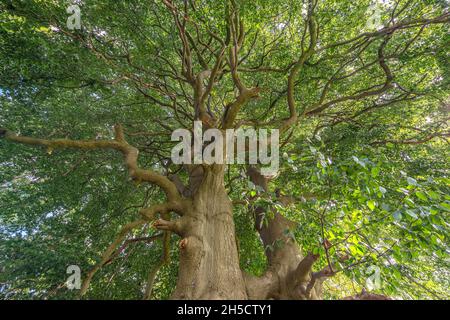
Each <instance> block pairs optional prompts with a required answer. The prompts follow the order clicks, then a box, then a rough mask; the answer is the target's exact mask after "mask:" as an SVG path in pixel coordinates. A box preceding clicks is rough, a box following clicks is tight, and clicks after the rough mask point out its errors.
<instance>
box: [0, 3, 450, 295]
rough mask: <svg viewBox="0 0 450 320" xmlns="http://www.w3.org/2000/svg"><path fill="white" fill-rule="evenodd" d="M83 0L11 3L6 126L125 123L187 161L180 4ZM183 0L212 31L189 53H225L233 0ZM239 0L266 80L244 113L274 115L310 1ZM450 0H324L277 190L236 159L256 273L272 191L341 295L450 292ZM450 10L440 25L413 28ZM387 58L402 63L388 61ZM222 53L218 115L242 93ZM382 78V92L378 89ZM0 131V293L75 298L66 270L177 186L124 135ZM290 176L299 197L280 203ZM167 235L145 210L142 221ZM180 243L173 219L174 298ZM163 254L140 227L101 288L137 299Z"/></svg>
mask: <svg viewBox="0 0 450 320" xmlns="http://www.w3.org/2000/svg"><path fill="white" fill-rule="evenodd" d="M75 3H77V4H79V5H80V8H81V13H82V16H81V24H82V28H81V30H69V29H68V28H67V25H66V20H67V18H68V16H69V14H68V13H67V12H66V9H67V6H68V2H67V1H56V0H53V1H40V0H33V1H30V0H26V1H25V0H2V1H0V65H1V68H0V127H5V128H8V129H9V130H13V131H15V132H18V133H20V134H23V135H30V136H39V137H44V138H64V137H67V138H71V139H110V138H111V137H112V135H113V133H112V127H113V125H114V124H115V123H121V124H122V125H123V127H124V128H125V133H126V136H127V139H128V140H129V141H130V143H131V144H133V145H136V146H137V147H138V148H139V149H140V165H141V166H142V167H147V168H152V169H153V170H155V171H157V172H160V173H163V174H166V173H172V172H177V171H178V170H179V168H177V167H176V166H174V165H170V164H169V161H168V159H169V158H170V150H171V148H172V146H173V144H172V143H171V142H170V134H171V131H172V130H174V129H176V128H180V127H185V128H190V127H191V124H192V120H193V119H194V114H195V111H194V109H193V106H192V105H193V102H192V100H193V93H192V88H190V87H189V85H188V84H186V82H185V81H184V77H185V75H183V74H182V72H181V66H182V65H183V63H182V60H183V58H182V52H181V51H182V50H181V49H180V48H182V47H183V44H182V43H181V40H180V38H179V37H178V36H177V34H178V30H177V26H176V24H175V23H174V20H173V17H172V15H171V13H170V11H169V10H168V9H167V8H166V6H165V5H164V4H163V3H162V2H160V1H113V0H110V1H109V0H108V1H106V0H104V1H94V0H86V1H75ZM173 3H174V4H175V5H176V6H178V7H179V8H183V7H184V6H185V5H186V6H187V7H188V8H189V9H188V12H189V16H188V18H187V20H188V23H187V24H186V25H187V27H186V28H187V29H188V31H189V32H190V34H191V36H192V37H193V39H196V40H189V41H190V42H192V41H193V42H196V43H197V45H199V46H202V47H201V48H199V51H201V52H202V54H203V57H202V55H201V54H196V52H194V53H193V54H192V60H193V67H192V68H193V70H194V71H195V72H199V71H201V70H202V69H203V65H204V64H206V65H207V66H209V68H213V66H214V62H215V58H216V55H217V52H218V51H219V50H218V49H220V43H219V41H217V39H216V38H215V37H217V38H223V39H226V37H227V21H226V18H225V16H226V15H225V12H226V10H227V6H228V5H227V3H228V1H173ZM238 3H239V8H240V17H241V19H242V21H244V24H245V30H246V33H245V41H244V45H243V48H242V49H241V53H240V54H241V59H242V60H241V61H240V65H239V71H240V72H241V73H240V76H241V80H242V81H243V82H244V83H245V84H247V85H248V86H256V87H259V88H261V92H260V96H259V98H258V99H255V100H252V101H250V102H249V103H248V104H247V105H245V106H244V107H243V108H242V109H241V110H240V112H239V114H238V116H237V119H236V122H239V123H240V124H241V125H242V126H244V127H256V128H258V127H264V128H276V127H277V124H278V123H279V121H280V119H285V118H287V117H289V109H288V108H287V106H286V105H287V104H286V91H287V89H286V82H287V78H288V75H289V70H290V69H291V68H292V65H293V63H294V62H295V61H296V60H297V59H298V56H299V55H300V53H301V52H302V50H303V44H304V42H305V39H308V35H306V36H305V33H304V31H305V30H306V25H307V21H306V20H307V19H306V16H307V8H308V7H307V4H306V3H304V1H301V0H292V1H285V0H283V1H276V0H270V1H268V0H255V1H242V2H239V1H238ZM191 6H192V8H191ZM447 6H448V4H447V2H446V1H438V0H435V1H432V0H429V1H403V0H402V1H366V0H364V1H347V0H345V1H343V0H336V1H334V0H326V1H322V0H321V1H318V2H317V4H316V8H315V16H316V18H317V20H318V25H319V26H320V33H319V38H318V44H317V46H318V48H319V49H317V50H316V52H315V54H313V55H312V56H311V57H310V58H309V59H308V60H307V61H306V63H305V66H304V68H303V69H302V70H301V72H300V73H299V75H298V77H297V78H296V79H295V81H296V91H295V95H294V98H295V101H296V107H297V109H298V113H299V114H300V115H303V116H302V117H301V119H300V120H299V121H298V123H297V124H296V126H295V127H294V128H292V129H290V130H289V131H288V132H285V133H284V134H283V136H282V142H283V147H282V150H281V154H282V158H281V168H280V172H279V175H278V176H277V178H276V179H274V185H272V186H271V190H270V196H269V197H268V196H267V195H263V192H262V190H260V188H258V187H257V186H255V185H254V184H252V183H251V182H250V181H249V179H248V177H247V175H246V168H244V167H241V166H238V165H235V166H230V167H229V168H228V173H227V175H226V181H225V184H226V187H227V190H228V191H229V195H230V197H231V198H232V199H233V200H234V201H235V202H236V206H235V210H234V215H235V223H236V232H237V236H238V239H239V240H238V248H239V255H240V262H241V267H242V268H243V269H244V270H245V271H247V272H249V273H251V274H255V275H260V274H261V273H262V272H263V271H264V268H265V264H266V258H265V255H264V250H273V246H276V245H278V244H277V243H274V244H273V245H272V247H268V248H263V246H262V244H261V241H260V240H259V237H258V234H257V233H256V231H255V228H254V221H253V218H252V217H251V214H250V213H249V212H251V208H252V207H255V206H265V207H266V208H273V209H275V210H278V211H282V212H283V214H284V215H285V216H287V217H289V218H290V219H291V220H293V221H295V222H296V223H297V226H296V228H295V230H294V232H292V234H289V235H290V236H292V237H293V238H294V239H295V240H296V241H297V242H298V243H299V244H300V245H301V247H302V250H303V251H304V252H314V253H319V254H320V257H321V258H320V261H319V266H317V268H320V267H324V266H326V265H327V264H332V265H333V266H334V268H335V270H336V271H337V275H336V276H335V277H333V278H332V279H329V280H327V282H326V283H325V288H326V289H327V290H325V296H326V297H327V298H331V299H337V298H342V297H344V296H348V295H352V294H355V293H357V292H360V291H361V288H363V287H364V288H367V289H369V290H373V291H376V292H379V293H384V294H388V295H391V296H394V297H397V298H405V299H418V298H426V299H430V298H433V299H437V298H439V299H441V298H448V297H449V296H450V292H449V289H448V288H449V287H450V282H449V279H450V274H449V258H448V257H449V253H450V251H449V250H450V248H449V223H450V221H449V216H450V215H449V212H450V192H449V189H450V177H449V171H448V170H449V167H448V159H449V158H450V154H449V151H450V149H449V147H448V143H449V141H448V134H449V133H448V119H449V118H448V111H449V96H448V94H449V76H450V75H449V71H450V70H449V64H448V59H449V56H448V53H449V52H450V47H449V43H450V42H449V41H448V40H449V34H448V8H447ZM373 10H375V12H376V16H374V14H373V12H372V11H373ZM446 13H447V20H445V21H444V22H445V23H418V24H416V25H415V24H412V25H411V26H410V25H408V23H410V22H411V21H422V20H426V19H433V18H435V17H439V16H441V15H443V14H446ZM372 20H373V21H372ZM401 24H404V25H408V27H402V28H400V27H399V28H397V29H395V30H394V31H392V32H391V33H387V34H388V36H386V37H385V34H384V33H382V32H381V33H382V34H381V35H380V36H373V37H369V38H367V39H366V40H365V41H361V42H356V43H350V44H349V45H338V46H335V45H334V44H336V43H340V42H343V41H347V40H350V39H353V38H355V37H357V36H358V35H360V34H361V33H363V32H365V33H374V32H375V33H376V31H377V30H384V29H383V28H388V27H390V26H393V25H401ZM211 34H214V36H211ZM302 36H303V37H306V38H304V39H303V41H302ZM386 39H388V40H386ZM306 42H307V41H306ZM384 42H385V43H384ZM380 48H382V49H380ZM193 50H194V49H193ZM195 51H197V49H195ZM380 52H381V54H384V56H382V57H381V58H380ZM205 57H206V59H205ZM384 60H386V63H387V64H388V66H389V69H390V70H389V72H391V73H392V79H390V76H389V72H387V71H386V69H383V67H382V66H381V67H380V61H384ZM227 68H228V66H227ZM227 68H225V71H224V72H223V74H222V75H221V76H220V79H218V80H217V83H216V84H215V86H214V88H213V89H212V91H211V93H210V97H209V98H208V109H209V112H210V113H211V114H213V115H214V116H215V117H216V118H217V119H220V117H221V116H222V114H223V110H224V109H225V108H226V106H227V105H228V104H229V103H230V102H232V101H233V100H234V99H235V98H236V90H235V88H234V85H233V79H232V76H231V75H230V70H229V68H228V69H227ZM386 78H387V79H388V80H386ZM386 81H388V82H389V83H388V84H389V86H388V87H389V88H386V90H385V91H380V92H377V93H376V94H375V93H374V94H368V95H365V94H364V93H367V92H372V91H373V90H379V89H380V88H384V84H385V82H386ZM361 94H362V96H360V95H361ZM0 148H1V149H0V150H1V152H0V297H2V298H8V299H24V298H25V299H73V298H76V296H77V292H76V291H71V290H68V289H67V288H66V287H65V285H64V283H65V281H66V279H67V277H68V275H67V274H66V268H67V266H69V265H78V266H80V268H81V270H82V272H83V274H85V273H86V272H87V271H88V270H89V269H90V268H92V266H93V265H94V264H95V263H96V262H97V261H99V259H100V257H101V254H102V252H103V251H104V250H105V248H106V247H107V246H108V245H109V244H110V243H111V241H112V239H114V237H115V235H116V234H117V232H118V231H119V230H120V228H121V227H122V226H123V225H125V224H126V223H127V222H130V221H132V220H134V219H136V217H137V215H138V214H137V211H138V209H139V208H141V207H145V206H147V205H149V204H152V203H157V202H158V201H161V200H162V199H163V198H164V195H163V193H162V192H161V191H160V190H159V189H158V188H156V187H154V186H149V185H145V184H139V183H138V182H132V181H130V179H129V177H128V175H127V172H126V170H125V169H124V168H123V165H122V159H121V158H120V155H118V154H116V153H114V152H109V151H95V152H85V151H74V150H57V151H53V150H45V149H39V148H38V149H36V148H32V147H29V146H23V145H17V144H12V143H8V142H6V141H0ZM182 178H185V177H184V176H183V177H182ZM279 193H281V194H283V195H286V196H290V197H294V198H295V203H294V204H293V205H290V206H287V207H284V206H281V205H280V203H278V198H279V197H278V195H279ZM269 212H270V210H269ZM265 219H266V223H267V219H271V217H270V214H268V216H267V217H265ZM157 233H158V231H156V230H154V228H152V227H151V225H145V226H144V227H143V228H142V229H139V230H136V231H135V232H134V234H133V238H138V237H148V236H152V235H155V234H157ZM178 240H179V239H178V238H177V237H175V236H172V246H171V261H170V263H169V264H167V265H165V266H164V267H163V268H162V269H161V270H160V271H159V273H158V274H157V278H156V282H155V285H154V291H153V298H158V299H165V298H168V297H169V296H170V293H171V291H172V290H173V288H174V286H175V282H176V276H177V255H178V246H177V245H176V242H177V241H178ZM161 251H162V245H161V243H160V242H159V241H154V242H148V243H147V242H145V241H138V242H135V243H131V244H129V245H128V246H126V248H124V250H123V251H121V252H120V253H119V255H118V257H117V258H116V259H114V260H113V261H111V263H109V264H108V265H106V266H105V267H104V268H102V269H101V270H100V271H99V273H98V274H96V276H95V278H94V281H93V282H92V284H91V290H90V291H89V293H88V298H95V299H100V298H102V299H140V298H141V297H142V294H143V292H144V290H145V285H146V282H147V276H148V273H149V271H150V270H152V268H154V266H156V265H157V264H158V263H159V261H160V258H161V255H162V252H161ZM375 273H377V274H379V275H380V277H379V278H377V279H376V277H372V276H373V275H374V274H375ZM368 279H371V280H369V281H368ZM374 279H375V280H374ZM378 279H379V281H378Z"/></svg>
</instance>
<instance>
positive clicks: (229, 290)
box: [172, 165, 247, 299]
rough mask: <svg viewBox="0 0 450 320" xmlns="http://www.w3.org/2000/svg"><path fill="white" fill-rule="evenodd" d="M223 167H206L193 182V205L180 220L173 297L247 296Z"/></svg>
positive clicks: (215, 297)
mask: <svg viewBox="0 0 450 320" xmlns="http://www.w3.org/2000/svg"><path fill="white" fill-rule="evenodd" d="M223 182H224V166H219V165H215V166H211V167H208V168H207V169H204V170H203V175H202V179H201V181H200V183H199V185H198V186H194V185H192V183H191V185H190V189H191V191H193V195H192V205H191V206H189V208H188V209H187V211H186V212H185V214H184V215H183V217H182V218H181V219H180V220H181V228H180V229H181V232H180V234H181V236H182V238H183V239H182V240H181V241H180V267H179V274H178V283H177V286H176V289H175V292H174V293H173V296H172V297H173V298H174V299H246V298H247V293H246V289H245V284H244V279H243V276H242V272H241V270H240V268H239V258H238V251H237V246H236V238H235V227H234V222H233V215H232V214H233V210H232V203H231V201H230V199H229V198H228V195H227V192H226V190H225V187H224V184H223Z"/></svg>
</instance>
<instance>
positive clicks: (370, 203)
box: [367, 200, 376, 211]
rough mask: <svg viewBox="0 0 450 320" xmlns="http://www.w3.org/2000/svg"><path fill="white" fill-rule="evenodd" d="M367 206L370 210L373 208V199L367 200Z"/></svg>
mask: <svg viewBox="0 0 450 320" xmlns="http://www.w3.org/2000/svg"><path fill="white" fill-rule="evenodd" d="M367 206H368V207H369V209H370V210H372V211H373V210H375V207H376V202H375V201H374V200H369V201H367Z"/></svg>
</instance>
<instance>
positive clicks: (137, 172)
mask: <svg viewBox="0 0 450 320" xmlns="http://www.w3.org/2000/svg"><path fill="white" fill-rule="evenodd" d="M114 130H115V139H114V140H70V139H55V140H46V139H38V138H31V137H25V136H18V135H16V134H15V133H13V132H11V131H8V130H6V129H0V138H1V137H4V138H5V139H6V140H8V141H12V142H17V143H22V144H28V145H34V146H44V147H47V149H48V151H49V152H52V151H53V150H55V149H65V148H75V149H88V150H95V149H113V150H117V151H120V152H121V153H122V154H123V155H124V158H125V164H126V166H127V168H128V171H129V174H130V176H131V178H132V179H133V180H136V181H145V182H149V183H153V184H155V185H157V186H159V187H161V189H163V191H164V192H165V193H166V196H167V198H168V200H169V201H179V200H180V199H181V197H180V194H179V193H178V190H177V188H176V186H175V184H174V183H172V182H171V181H170V180H169V179H168V178H167V177H165V176H163V175H161V174H158V173H156V172H154V171H151V170H143V169H141V168H139V167H138V163H137V162H138V155H139V150H138V149H137V148H135V147H133V146H131V145H129V144H128V143H127V142H126V141H125V138H124V134H123V130H122V127H121V126H120V125H116V126H115V127H114Z"/></svg>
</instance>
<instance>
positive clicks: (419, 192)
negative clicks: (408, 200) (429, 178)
mask: <svg viewBox="0 0 450 320" xmlns="http://www.w3.org/2000/svg"><path fill="white" fill-rule="evenodd" d="M416 196H417V198H419V199H420V200H423V201H428V197H427V195H426V194H425V193H423V192H422V191H417V192H416Z"/></svg>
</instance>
